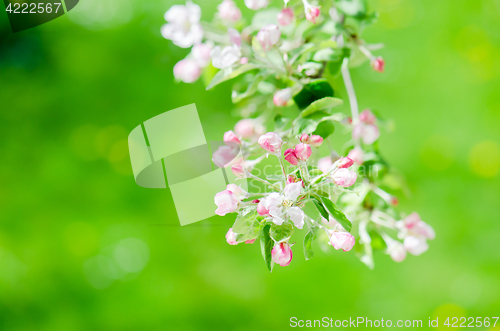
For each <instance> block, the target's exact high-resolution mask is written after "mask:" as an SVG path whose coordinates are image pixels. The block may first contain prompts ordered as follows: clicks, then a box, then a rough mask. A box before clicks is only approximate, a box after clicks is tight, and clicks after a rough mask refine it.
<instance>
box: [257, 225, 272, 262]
mask: <svg viewBox="0 0 500 331" xmlns="http://www.w3.org/2000/svg"><path fill="white" fill-rule="evenodd" d="M270 229H271V225H270V224H266V225H265V226H264V228H263V229H262V232H261V234H260V250H261V252H262V256H263V257H264V261H265V262H266V265H267V269H269V272H272V271H273V258H272V254H271V252H272V250H273V247H274V241H273V239H272V238H271V236H270V235H269V230H270Z"/></svg>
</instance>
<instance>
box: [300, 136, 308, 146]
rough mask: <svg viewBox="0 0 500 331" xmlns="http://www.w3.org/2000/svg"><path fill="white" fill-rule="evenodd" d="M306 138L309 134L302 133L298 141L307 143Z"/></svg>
mask: <svg viewBox="0 0 500 331" xmlns="http://www.w3.org/2000/svg"><path fill="white" fill-rule="evenodd" d="M308 139H309V135H308V134H307V133H303V134H302V135H301V136H300V138H299V140H300V142H301V143H305V144H307V141H308Z"/></svg>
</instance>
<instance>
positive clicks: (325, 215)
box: [311, 197, 329, 221]
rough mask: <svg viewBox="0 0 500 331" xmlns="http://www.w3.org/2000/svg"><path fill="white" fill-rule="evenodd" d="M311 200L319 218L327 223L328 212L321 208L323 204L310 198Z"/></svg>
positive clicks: (314, 198) (316, 199)
mask: <svg viewBox="0 0 500 331" xmlns="http://www.w3.org/2000/svg"><path fill="white" fill-rule="evenodd" d="M311 200H312V202H313V203H314V205H315V206H316V209H318V211H319V213H320V214H321V216H323V218H324V219H326V220H327V221H328V219H329V217H328V212H327V211H326V209H325V207H323V204H322V203H321V201H320V200H319V199H318V198H316V197H311Z"/></svg>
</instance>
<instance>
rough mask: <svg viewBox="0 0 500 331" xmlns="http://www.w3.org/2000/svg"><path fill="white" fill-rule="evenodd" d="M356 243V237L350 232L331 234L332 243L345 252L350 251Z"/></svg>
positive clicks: (334, 246)
mask: <svg viewBox="0 0 500 331" xmlns="http://www.w3.org/2000/svg"><path fill="white" fill-rule="evenodd" d="M355 243H356V239H355V238H354V236H353V235H352V234H350V233H349V232H333V233H332V234H331V236H330V245H332V246H333V248H335V249H337V250H339V249H342V250H343V251H344V252H349V251H350V250H351V249H352V247H353V246H354V244H355Z"/></svg>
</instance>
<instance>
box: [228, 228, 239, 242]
mask: <svg viewBox="0 0 500 331" xmlns="http://www.w3.org/2000/svg"><path fill="white" fill-rule="evenodd" d="M226 241H227V243H228V244H229V245H238V243H237V242H236V233H234V232H233V228H230V229H229V231H227V233H226Z"/></svg>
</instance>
